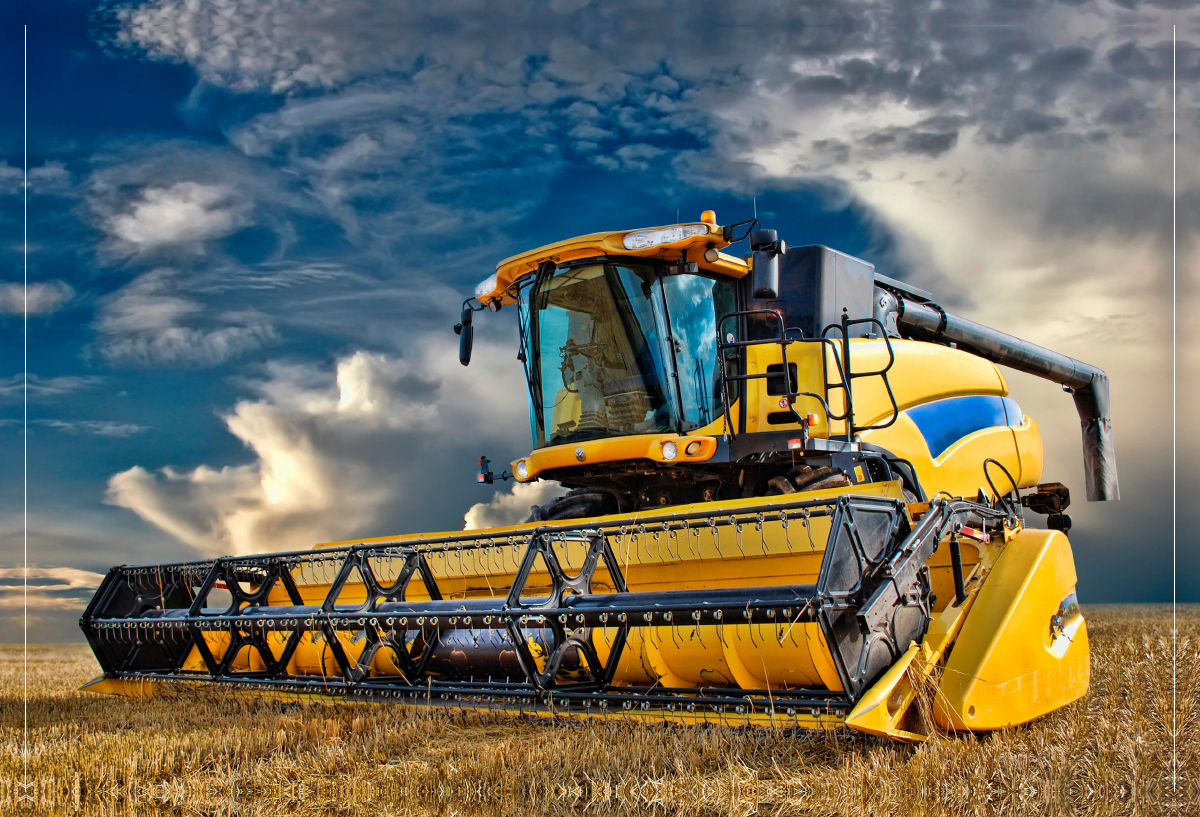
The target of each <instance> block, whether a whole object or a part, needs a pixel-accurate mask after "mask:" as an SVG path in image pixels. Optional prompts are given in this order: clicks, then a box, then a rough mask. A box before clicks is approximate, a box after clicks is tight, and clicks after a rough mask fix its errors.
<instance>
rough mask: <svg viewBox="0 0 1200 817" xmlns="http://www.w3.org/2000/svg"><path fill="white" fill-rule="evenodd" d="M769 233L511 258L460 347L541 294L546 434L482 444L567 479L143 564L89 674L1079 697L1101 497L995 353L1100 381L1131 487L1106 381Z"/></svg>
mask: <svg viewBox="0 0 1200 817" xmlns="http://www.w3.org/2000/svg"><path fill="white" fill-rule="evenodd" d="M757 226H758V225H757V222H748V223H743V224H737V225H733V226H732V227H719V226H718V225H717V224H716V220H715V218H714V217H713V216H712V213H711V212H706V213H705V214H704V216H703V217H702V219H701V221H700V222H698V223H693V224H680V225H672V226H667V227H661V228H654V229H649V230H635V231H627V232H615V233H597V234H593V235H588V236H582V237H580V238H574V239H570V240H567V241H563V242H560V243H558V244H553V245H550V246H547V247H542V248H539V249H537V250H534V251H532V252H529V253H525V254H523V255H519V256H516V257H513V258H509V259H506V260H505V261H503V262H501V263H500V264H499V265H498V266H497V270H496V274H495V275H493V276H492V277H490V278H489V279H488V280H486V281H484V282H483V283H482V284H481V285H480V286H479V287H478V288H477V290H476V292H475V296H474V297H473V298H469V299H467V301H466V302H464V306H463V315H462V321H461V322H460V324H459V325H458V326H456V327H455V329H456V331H457V332H458V333H459V336H460V360H461V361H462V363H463V364H464V365H465V364H467V363H469V362H470V358H471V344H472V340H473V315H474V313H475V312H478V311H480V310H483V309H484V308H487V309H490V311H492V312H498V311H500V310H501V308H502V307H504V306H516V307H517V312H518V325H519V328H520V344H521V345H520V350H519V354H518V358H519V359H520V361H521V362H522V364H523V367H524V372H525V376H526V382H527V385H528V388H529V394H530V400H531V410H530V418H531V423H532V435H533V450H532V452H531V453H530V454H529V455H528V456H526V457H523V458H521V459H519V460H517V461H516V462H514V463H512V470H511V473H509V472H505V473H502V474H493V473H492V471H491V470H490V468H489V462H488V460H487V458H486V457H481V458H480V462H479V465H480V476H479V481H480V482H483V483H492V482H493V481H494V480H495V479H508V478H514V479H516V480H518V481H522V482H529V481H532V480H537V479H551V480H556V481H558V482H561V483H562V484H563V485H564V486H565V487H567V488H568V489H570V490H569V493H568V494H567V495H566V496H565V497H562V498H560V499H558V500H555V501H553V502H551V503H548V504H547V505H545V506H541V507H535V508H533V509H532V514H531V517H530V519H529V520H528V521H527V522H525V523H524V524H522V525H515V526H510V527H505V528H495V529H489V530H481V531H466V532H460V533H445V534H431V535H413V536H400V537H394V538H385V539H372V540H366V541H359V542H345V543H335V544H330V545H321V546H318V547H317V548H315V549H313V550H311V551H303V552H293V553H276V554H263V555H258V556H247V557H229V558H222V559H215V560H208V561H199V562H189V563H181V564H171V565H158V566H147V567H117V568H113V569H112V570H111V571H110V572H109V574H108V576H107V577H106V578H105V580H104V582H103V583H102V585H101V587H100V589H99V590H98V591H97V593H96V596H95V597H94V598H93V599H92V601H91V603H90V604H89V606H88V608H87V610H86V611H85V613H84V616H83V619H82V620H81V625H82V627H83V629H84V632H85V634H86V635H87V638H88V641H89V642H90V644H91V645H92V649H93V651H94V652H95V654H96V657H97V659H98V660H99V662H100V664H101V667H102V668H103V670H104V676H103V677H101V678H98V679H96V681H93V682H92V683H91V684H89V685H88V686H87V687H86V688H88V689H91V690H94V691H98V692H115V693H121V694H153V693H155V692H156V691H158V690H159V689H160V688H161V687H162V685H165V684H189V683H218V684H233V685H235V686H237V687H238V688H241V689H246V690H254V691H257V692H261V693H263V694H282V695H302V696H319V697H328V698H335V699H338V698H342V699H347V698H348V699H354V700H378V701H396V702H404V703H409V704H419V705H450V706H465V707H490V708H498V709H512V710H522V711H537V712H547V713H565V714H572V715H574V714H591V715H601V714H602V715H616V714H622V715H625V716H630V717H643V718H655V719H662V718H666V719H672V720H679V721H696V720H706V719H729V718H738V719H744V720H749V721H758V722H762V723H767V724H774V725H800V726H808V727H814V728H828V727H832V726H836V725H839V724H845V725H848V726H851V727H853V728H856V729H860V730H863V731H867V732H871V733H875V734H881V735H890V736H892V737H895V738H898V739H904V740H918V739H920V738H921V737H922V736H923V735H925V734H928V731H929V729H931V728H934V725H935V723H936V724H940V725H941V726H943V727H952V728H954V729H967V730H987V729H997V728H1000V727H1003V726H1008V725H1013V724H1019V723H1023V722H1026V721H1029V720H1031V719H1033V718H1035V717H1038V716H1039V715H1042V714H1045V713H1046V712H1049V711H1052V710H1054V709H1056V708H1059V707H1061V706H1064V705H1066V704H1067V703H1069V702H1071V701H1073V700H1075V699H1076V698H1078V697H1079V696H1080V695H1082V694H1083V692H1084V691H1085V690H1086V689H1087V685H1088V644H1087V629H1086V626H1085V624H1084V621H1083V617H1082V616H1081V615H1080V613H1079V607H1078V604H1077V602H1076V599H1075V569H1074V562H1073V557H1072V554H1071V547H1070V544H1069V543H1068V540H1067V537H1066V531H1067V530H1069V528H1070V517H1069V516H1067V515H1066V514H1065V513H1064V511H1065V510H1066V508H1067V507H1068V505H1069V503H1070V495H1069V492H1068V491H1067V489H1066V488H1065V487H1064V486H1062V485H1061V484H1058V483H1041V482H1040V480H1041V476H1042V473H1041V472H1042V447H1041V438H1040V435H1039V432H1038V428H1037V425H1036V423H1034V421H1033V420H1032V418H1029V417H1027V416H1025V415H1024V414H1022V412H1021V411H1020V408H1019V407H1018V406H1017V404H1016V403H1015V401H1013V400H1012V399H1011V398H1010V397H1009V396H1008V388H1007V384H1006V383H1005V380H1004V378H1003V376H1002V374H1001V373H1000V370H999V369H998V368H997V366H996V364H997V363H1000V364H1003V365H1007V366H1010V367H1013V368H1017V369H1019V370H1021V371H1026V372H1031V373H1034V374H1037V375H1039V376H1041V377H1045V378H1047V379H1050V380H1053V381H1055V382H1057V383H1060V384H1062V385H1063V387H1064V388H1065V389H1067V390H1069V391H1071V392H1073V394H1074V397H1075V403H1076V406H1077V409H1078V411H1079V414H1080V419H1081V423H1082V429H1083V440H1084V456H1085V464H1086V472H1087V492H1088V498H1089V499H1091V500H1106V499H1116V498H1117V480H1116V467H1115V458H1114V454H1113V448H1112V431H1111V420H1110V418H1109V416H1108V381H1107V378H1106V377H1105V375H1104V373H1103V372H1102V371H1100V370H1099V369H1096V368H1094V367H1091V366H1088V365H1087V364H1083V363H1080V362H1079V361H1076V360H1072V359H1071V358H1068V357H1066V356H1063V355H1059V354H1057V353H1055V352H1051V351H1049V350H1046V349H1042V348H1041V347H1038V346H1035V345H1033V344H1030V343H1027V342H1024V341H1021V340H1019V339H1017V338H1014V337H1012V336H1009V335H1005V334H1003V333H1000V332H997V331H995V330H992V329H989V328H987V327H984V326H981V325H979V324H976V323H972V322H970V321H967V320H964V319H962V318H958V317H956V316H954V315H951V314H949V313H947V312H946V311H945V310H944V309H942V308H941V307H940V306H938V305H937V304H936V303H934V302H933V297H932V296H931V295H930V294H929V293H926V292H922V291H920V290H917V289H915V288H913V287H910V286H908V285H906V284H903V283H901V282H898V281H894V280H891V279H888V278H885V277H883V276H880V275H877V274H875V273H874V270H873V268H872V267H871V265H870V264H867V263H866V262H864V261H860V260H858V259H855V258H852V257H850V256H846V255H843V254H841V253H837V252H835V251H833V250H830V249H828V248H826V247H799V248H788V247H787V246H786V244H785V243H784V242H783V241H782V240H780V239H779V238H778V236H777V234H776V233H775V231H773V230H759V229H754V228H756V227H757ZM739 233H740V234H739ZM745 238H749V239H750V247H751V250H752V252H751V253H750V254H749V255H747V256H746V257H745V258H736V257H733V256H730V255H727V254H725V253H723V252H721V250H722V249H724V248H726V247H727V246H728V245H729V244H730V243H732V242H734V241H740V240H742V239H745ZM1026 489H1032V490H1027V492H1026V494H1025V495H1024V496H1022V495H1021V491H1022V490H1026ZM1024 508H1028V509H1030V510H1032V511H1034V512H1037V513H1046V514H1048V524H1049V526H1050V528H1051V529H1050V530H1039V529H1032V528H1028V527H1026V525H1025V520H1024V516H1023V514H1024V510H1023V509H1024ZM930 690H933V692H934V694H933V696H932V700H933V706H932V709H931V711H930V708H929V707H922V706H916V705H914V701H915V700H916V699H917V697H918V694H921V695H926V694H927V693H928V692H929V691H930Z"/></svg>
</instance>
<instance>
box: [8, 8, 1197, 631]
mask: <svg viewBox="0 0 1200 817" xmlns="http://www.w3.org/2000/svg"><path fill="white" fill-rule="evenodd" d="M1172 23H1176V24H1178V25H1179V26H1180V38H1181V41H1182V42H1181V43H1180V47H1179V50H1178V53H1177V57H1178V61H1179V63H1178V64H1179V76H1180V80H1181V95H1180V128H1181V131H1182V132H1184V133H1186V132H1188V131H1189V130H1191V131H1192V132H1194V126H1195V124H1196V119H1197V117H1196V110H1197V109H1196V99H1195V96H1194V88H1195V80H1196V79H1197V78H1198V74H1200V67H1198V60H1200V57H1198V52H1197V49H1196V48H1195V47H1194V46H1193V45H1192V44H1191V43H1192V42H1193V41H1194V40H1195V37H1196V33H1197V32H1196V28H1197V16H1196V14H1195V13H1194V12H1192V11H1185V10H1180V9H1177V8H1172V7H1171V6H1170V4H1169V3H1168V4H1158V5H1155V4H1137V3H1128V4H1113V3H1109V2H1100V1H1097V2H1085V3H1061V4H1059V3H1043V4H1037V3H1034V4H1028V5H1022V6H1021V7H1019V8H1016V7H1014V6H1013V5H1012V4H997V5H996V6H995V7H991V6H988V5H987V4H982V3H971V4H962V5H957V4H956V5H953V6H951V7H950V8H941V9H931V8H930V7H928V6H925V5H922V4H920V3H916V4H911V5H905V6H889V7H880V6H877V5H872V4H857V3H827V2H821V3H811V4H806V3H788V4H782V5H781V4H774V3H733V4H730V3H721V4H705V3H681V2H617V3H604V4H591V3H586V2H550V3H533V2H510V3H505V4H497V5H496V6H494V7H488V6H486V5H480V4H476V3H456V2H444V3H439V4H437V6H436V7H435V8H431V7H430V6H429V5H428V4H424V3H404V2H394V3H377V2H366V1H365V0H338V1H337V2H323V3H311V2H298V1H297V0H278V1H277V2H274V3H270V4H266V3H261V2H251V1H250V0H221V2H211V3H206V4H201V5H200V6H198V7H194V8H193V7H191V6H189V5H188V4H186V3H183V2H177V1H176V0H151V1H150V2H143V3H104V4H97V3H94V2H65V0H64V2H57V3H39V4H33V3H28V4H21V3H17V4H6V6H5V8H4V10H3V11H0V37H3V41H2V42H0V71H2V72H3V76H4V78H5V82H3V83H0V111H3V115H2V117H0V163H2V164H0V231H2V232H3V236H4V238H3V240H0V336H2V341H0V343H2V344H3V345H2V348H3V349H4V353H3V356H2V357H0V363H2V364H3V366H2V367H0V400H2V401H3V402H2V403H0V456H3V458H4V460H5V462H7V463H9V464H10V467H9V468H6V469H5V471H4V472H3V474H0V491H2V493H0V536H2V537H3V539H2V540H0V542H2V546H3V547H4V548H5V549H6V551H5V553H4V554H2V558H0V570H3V571H5V572H4V573H3V574H0V581H3V582H6V583H7V586H9V587H11V586H12V584H13V582H14V576H15V573H14V572H13V569H14V568H15V567H17V566H18V565H19V564H20V547H21V543H22V535H23V534H22V526H21V501H22V480H21V470H20V468H19V464H20V462H21V446H22V439H23V437H22V427H21V424H20V419H21V371H22V369H21V356H20V350H21V332H22V321H21V316H20V311H21V300H20V291H19V288H16V283H17V282H19V281H20V279H21V275H22V239H21V228H22V211H21V208H22V197H21V194H22V187H21V167H22V158H23V157H22V133H21V85H20V77H21V41H20V37H21V26H22V25H28V26H29V52H30V59H29V169H30V177H29V178H30V182H29V188H28V194H29V279H30V282H31V284H32V285H33V286H32V289H31V301H30V304H31V308H32V311H33V312H34V313H35V314H33V315H32V316H31V317H30V321H29V338H30V359H29V376H30V404H29V417H30V427H29V437H28V442H29V457H30V460H29V462H30V464H29V497H30V500H29V510H30V522H31V524H30V545H31V562H32V564H34V565H35V566H36V567H37V574H36V575H37V581H38V587H39V589H38V591H37V592H36V593H35V604H34V611H33V615H34V621H33V630H32V633H31V634H32V637H33V638H34V639H35V640H72V639H75V638H76V637H77V635H76V634H77V630H76V628H75V625H74V619H75V618H76V617H77V616H78V612H79V609H80V604H81V599H84V598H86V596H87V595H88V592H89V591H88V588H89V586H90V584H89V583H91V582H94V581H95V574H98V573H102V572H103V570H104V569H106V568H107V567H108V566H109V565H112V564H117V563H134V562H145V561H159V560H166V559H178V558H192V557H196V556H201V555H209V554H213V553H229V552H249V551H254V550H263V549H270V548H275V547H299V546H305V545H307V544H311V543H313V542H317V541H322V540H326V539H332V538H347V537H351V536H361V535H382V534H389V533H396V532H402V531H415V530H422V529H439V528H440V529H446V528H457V527H461V526H462V524H463V514H464V513H465V512H466V511H467V510H468V509H469V508H470V507H471V506H472V505H473V504H475V503H478V502H489V501H490V502H491V503H492V504H491V505H490V506H489V507H490V508H491V510H492V511H494V512H496V513H505V512H513V511H514V509H516V510H517V511H519V510H520V509H522V508H524V507H527V506H528V505H529V504H531V502H533V501H536V499H537V494H536V492H526V493H525V494H520V495H513V494H511V493H508V492H506V491H505V489H504V488H500V489H499V491H498V492H497V494H496V495H495V496H493V493H492V489H490V488H483V487H480V486H477V485H475V483H474V482H473V479H472V474H473V472H474V459H475V457H477V456H478V455H479V454H480V453H487V454H488V455H489V456H490V457H492V459H493V460H495V461H497V462H503V461H507V460H509V459H511V458H513V457H515V456H517V455H518V454H520V453H522V452H523V451H524V450H525V448H526V447H527V446H528V445H529V432H528V425H527V419H526V410H525V395H524V388H523V382H522V380H521V376H520V368H519V363H518V362H517V361H516V359H515V351H516V336H515V327H514V324H513V319H512V313H511V312H502V313H500V314H499V315H496V316H488V317H487V319H485V320H482V321H480V328H479V330H478V336H477V353H476V360H475V362H474V363H473V364H472V366H471V367H470V369H468V370H462V369H461V367H459V366H458V364H457V363H456V362H455V355H456V346H455V343H456V339H455V338H454V336H453V335H452V334H451V332H450V331H449V327H450V325H451V324H452V323H453V322H454V315H455V313H456V311H457V307H458V304H459V303H460V302H461V299H462V298H463V297H464V296H465V295H466V294H469V293H470V292H471V291H472V290H473V288H474V285H475V284H476V283H477V282H478V281H480V280H482V279H483V278H485V277H486V276H487V275H488V274H489V273H490V272H491V271H492V269H493V268H494V265H495V263H496V261H498V260H499V259H501V258H504V257H506V256H508V255H511V254H513V253H515V252H518V251H521V250H523V249H527V248H530V247H533V246H537V245H539V244H543V243H547V242H550V241H555V240H559V239H561V238H564V237H568V236H571V235H575V234H580V233H587V232H593V231H596V230H601V229H623V228H631V227H638V226H651V225H658V224H663V223H672V222H674V221H675V220H676V214H677V213H678V214H679V217H681V218H682V219H684V220H694V219H696V218H697V217H698V215H699V213H700V211H701V210H704V209H714V210H716V211H717V214H718V217H719V218H720V220H721V221H722V222H724V223H728V222H730V221H734V220H741V219H743V218H747V217H749V215H750V213H751V212H752V208H753V206H754V204H753V203H752V202H753V201H754V200H756V201H757V209H758V214H759V216H760V217H761V218H763V219H764V220H765V221H767V222H768V226H773V227H775V228H777V229H778V230H779V231H780V233H781V236H783V237H784V238H786V239H787V240H788V241H789V242H790V243H792V244H793V245H799V244H808V243H822V244H828V245H831V246H834V247H836V248H838V249H841V250H843V251H846V252H849V253H852V254H855V255H859V256H861V257H863V258H866V259H867V260H869V261H871V262H873V263H875V264H876V266H877V269H878V270H879V271H881V272H884V273H885V274H888V275H893V276H895V277H899V278H906V279H909V280H912V281H914V282H916V283H918V284H920V285H922V286H924V287H926V288H929V289H932V290H933V291H935V292H936V293H938V296H939V298H940V299H941V301H942V303H944V304H945V305H946V306H948V307H951V308H953V309H955V310H956V311H959V312H960V313H962V314H965V315H967V316H969V317H972V318H975V319H977V320H980V321H981V322H983V323H986V324H989V325H993V326H996V327H998V328H1002V329H1005V330H1007V331H1010V332H1014V333H1016V334H1019V335H1021V336H1023V337H1027V338H1029V339H1031V340H1034V341H1036V342H1039V343H1043V344H1045V345H1048V346H1051V347H1053V348H1056V349H1059V350H1061V351H1063V352H1066V353H1068V354H1072V355H1074V356H1077V357H1079V358H1081V359H1083V360H1086V361H1088V362H1091V363H1095V364H1096V365H1099V366H1102V367H1104V368H1105V369H1107V370H1108V372H1109V374H1110V376H1111V377H1112V379H1113V400H1114V419H1115V427H1116V440H1117V447H1118V454H1119V457H1120V465H1121V477H1122V495H1123V497H1124V498H1123V499H1122V501H1121V502H1120V503H1115V504H1113V505H1111V506H1109V507H1099V506H1088V505H1086V504H1084V503H1083V502H1082V499H1080V501H1079V503H1078V504H1077V505H1076V506H1074V507H1073V509H1072V511H1073V515H1074V517H1075V521H1076V529H1075V533H1074V534H1073V537H1072V539H1073V541H1074V542H1075V546H1076V554H1077V563H1078V566H1079V572H1080V577H1081V578H1080V588H1079V594H1080V598H1081V599H1083V600H1085V601H1125V600H1128V601H1162V600H1165V599H1169V594H1170V586H1171V572H1170V539H1169V531H1170V529H1169V523H1170V456H1171V440H1170V436H1169V424H1170V404H1169V398H1170V384H1171V379H1170V368H1169V354H1170V336H1169V331H1164V327H1166V328H1167V329H1168V330H1169V316H1170V313H1169V309H1170V278H1169V276H1170V246H1171V245H1170V152H1169V151H1170V142H1169V135H1170V119H1169V112H1170V85H1169V79H1170V26H1171V24H1172ZM1185 147H1186V144H1185V145H1181V148H1185ZM1184 165H1186V166H1184V167H1181V175H1180V178H1179V182H1180V213H1181V223H1182V224H1183V225H1185V227H1186V225H1187V224H1188V222H1189V219H1190V218H1191V217H1192V216H1194V214H1195V213H1196V211H1197V200H1198V197H1197V193H1196V189H1197V188H1196V184H1195V181H1196V179H1195V172H1194V170H1192V169H1191V165H1190V164H1188V163H1184ZM1181 250H1182V255H1181V264H1182V267H1181V269H1183V271H1184V276H1183V278H1184V280H1183V284H1182V288H1181V297H1182V298H1183V299H1184V301H1185V303H1190V302H1191V299H1193V290H1192V283H1191V281H1192V273H1193V272H1194V270H1195V264H1194V261H1195V253H1194V242H1193V241H1192V236H1191V233H1190V232H1189V231H1187V230H1185V232H1184V234H1183V239H1182V243H1181ZM1193 341H1194V338H1193V337H1192V336H1191V335H1190V334H1188V333H1187V331H1185V332H1184V333H1183V334H1182V335H1181V336H1180V344H1181V346H1180V349H1181V354H1182V355H1183V356H1182V357H1181V364H1182V365H1184V366H1185V367H1186V366H1188V365H1191V364H1193V363H1194V362H1195V359H1194V356H1193V354H1192V350H1193V348H1194V343H1193ZM1010 384H1011V386H1012V388H1013V393H1014V395H1015V396H1016V397H1017V399H1018V400H1019V401H1020V402H1021V404H1022V406H1023V408H1024V409H1025V410H1026V411H1027V412H1028V413H1030V414H1032V415H1034V416H1035V417H1036V418H1037V419H1038V421H1039V422H1040V423H1041V425H1042V429H1043V433H1044V436H1045V438H1046V446H1047V469H1046V478H1047V479H1059V480H1061V481H1063V482H1066V483H1067V484H1068V485H1070V486H1071V487H1072V489H1073V490H1074V493H1075V494H1076V495H1077V496H1079V497H1082V495H1083V490H1082V469H1081V465H1080V454H1079V438H1078V428H1077V421H1076V420H1075V417H1074V411H1073V408H1072V405H1071V403H1070V401H1069V400H1068V399H1066V397H1065V396H1064V395H1062V394H1061V393H1059V392H1058V391H1057V389H1055V388H1054V387H1052V386H1050V385H1049V384H1045V383H1041V382H1039V381H1036V380H1033V379H1031V378H1025V377H1022V376H1018V375H1013V376H1011V377H1010ZM1183 388H1184V391H1185V393H1184V397H1185V398H1186V397H1189V396H1192V393H1193V392H1192V387H1191V386H1190V385H1188V384H1187V383H1184V384H1183ZM1182 446H1183V449H1182V451H1183V453H1184V454H1194V453H1196V445H1195V438H1194V436H1193V435H1191V433H1190V430H1189V429H1185V433H1184V435H1183V442H1182ZM1182 462H1183V466H1182V475H1183V477H1184V478H1185V483H1186V484H1187V485H1192V486H1194V485H1195V474H1194V469H1192V468H1190V466H1189V465H1188V463H1189V462H1190V460H1189V459H1188V458H1187V457H1186V456H1185V457H1183V459H1182ZM1183 513H1184V520H1183V521H1184V522H1185V523H1188V522H1189V521H1190V522H1196V521H1200V520H1197V519H1195V518H1194V515H1195V512H1194V511H1193V510H1191V508H1190V507H1187V508H1184V509H1183ZM1183 529H1184V530H1188V528H1187V525H1186V524H1185V525H1184V528H1183ZM1193 540H1194V537H1192V536H1191V535H1190V534H1188V535H1186V536H1184V537H1183V540H1181V542H1182V543H1183V544H1184V545H1185V546H1186V547H1187V548H1190V547H1191V545H1192V544H1193ZM1195 567H1196V565H1195V563H1194V562H1193V561H1192V560H1191V556H1190V552H1188V553H1185V557H1184V560H1183V561H1182V562H1181V568H1182V571H1183V572H1182V573H1181V575H1180V582H1181V584H1180V587H1181V591H1182V593H1183V596H1184V597H1187V598H1195V597H1196V594H1197V592H1198V591H1197V589H1196V585H1195ZM15 599H16V596H14V594H13V593H12V592H11V591H9V592H8V593H6V594H5V595H3V596H2V597H0V604H2V605H3V606H2V607H0V614H4V615H11V614H12V613H13V610H14V609H15V607H14V604H15Z"/></svg>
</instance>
